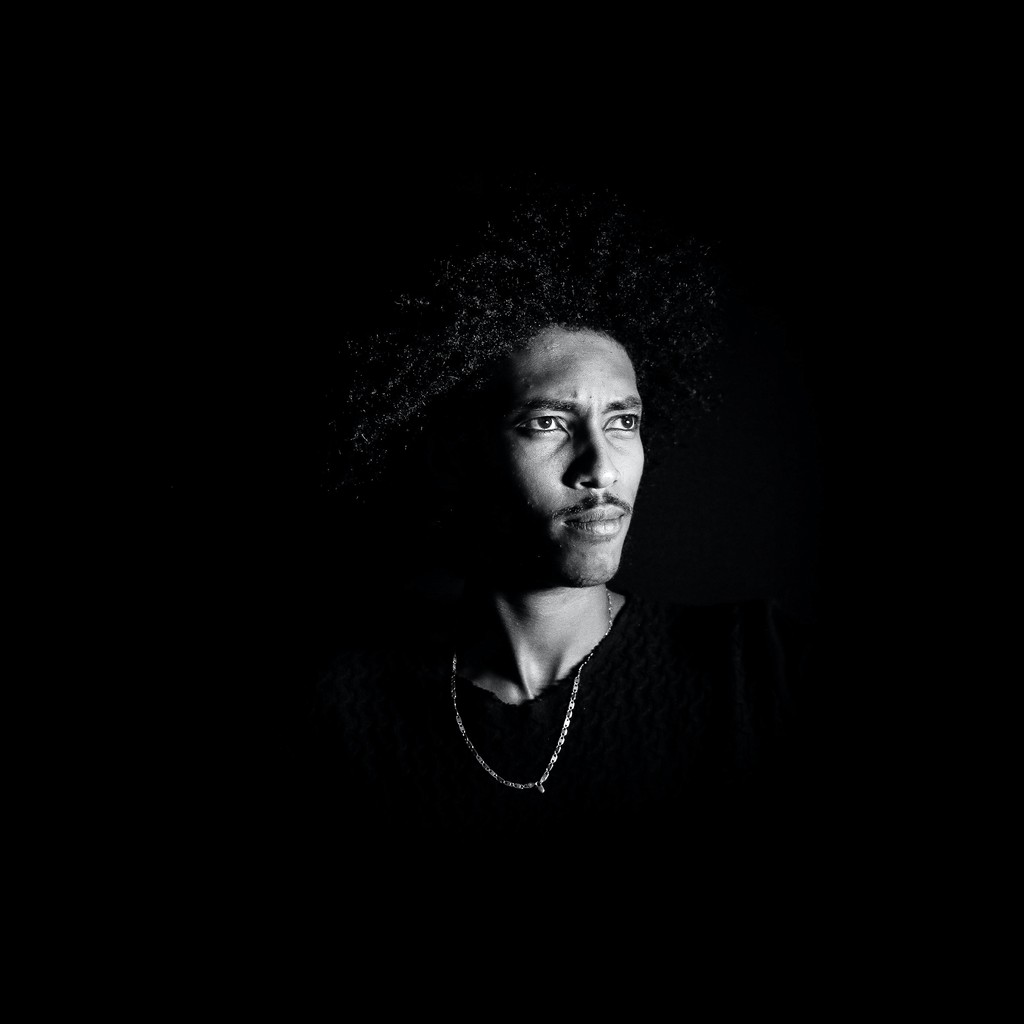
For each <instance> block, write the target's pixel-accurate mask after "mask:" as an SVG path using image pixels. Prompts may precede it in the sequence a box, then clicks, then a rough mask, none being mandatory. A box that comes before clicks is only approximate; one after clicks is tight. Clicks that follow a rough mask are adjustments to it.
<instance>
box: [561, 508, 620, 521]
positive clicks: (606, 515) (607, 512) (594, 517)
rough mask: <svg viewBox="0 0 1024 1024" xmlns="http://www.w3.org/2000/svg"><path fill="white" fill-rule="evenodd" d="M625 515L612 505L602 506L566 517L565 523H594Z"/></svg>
mask: <svg viewBox="0 0 1024 1024" xmlns="http://www.w3.org/2000/svg"><path fill="white" fill-rule="evenodd" d="M625 514H626V513H625V512H624V511H623V510H622V509H621V508H616V507H615V506H614V505H603V506H602V507H601V508H591V509H587V511H586V512H580V513H578V514H577V515H574V516H566V517H565V521H566V522H567V523H594V522H598V521H599V520H604V519H621V518H622V517H623V516H624V515H625Z"/></svg>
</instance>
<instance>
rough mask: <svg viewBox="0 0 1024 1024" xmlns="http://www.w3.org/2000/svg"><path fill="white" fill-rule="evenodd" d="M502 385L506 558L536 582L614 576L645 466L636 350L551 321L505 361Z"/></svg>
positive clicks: (501, 502)
mask: <svg viewBox="0 0 1024 1024" xmlns="http://www.w3.org/2000/svg"><path fill="white" fill-rule="evenodd" d="M495 384H496V388H497V394H498V395H500V402H501V405H500V408H501V410H502V413H503V414H502V416H501V420H500V423H499V432H498V435H497V438H496V442H497V443H496V445H495V446H494V447H493V448H492V456H493V468H494V469H495V471H496V477H495V480H494V482H495V483H496V485H497V488H498V494H497V497H498V500H497V501H496V502H494V507H495V508H496V511H497V512H498V518H497V521H494V520H491V523H492V525H493V526H494V527H495V532H494V533H493V534H491V537H490V542H491V544H498V545H500V546H501V556H503V557H500V558H499V560H500V561H502V562H503V563H504V566H505V568H506V569H512V570H513V571H514V572H515V573H516V574H517V575H519V576H521V577H525V579H526V580H528V581H529V582H531V583H534V584H537V585H542V586H545V585H546V586H573V587H589V586H596V585H597V584H600V583H605V582H607V581H608V580H610V579H611V578H612V577H613V576H614V575H615V573H616V571H617V570H618V567H619V559H620V557H621V555H622V545H623V542H624V541H625V538H626V532H627V531H628V529H629V523H630V517H631V514H632V509H633V503H634V501H635V499H636V492H637V489H638V488H639V486H640V477H641V475H642V473H643V468H644V449H643V443H642V442H641V440H640V413H641V404H640V397H639V394H638V391H637V385H636V374H635V373H634V371H633V365H632V363H631V362H630V359H629V356H628V355H627V354H626V351H625V349H624V348H623V347H622V346H621V345H619V344H618V342H616V341H613V340H612V339H611V338H608V337H606V336H605V335H601V334H597V333H595V332H592V331H577V332H570V331H565V330H562V329H561V328H555V327H551V328H548V329H546V330H544V331H542V332H541V333H540V334H538V335H537V336H536V337H535V338H533V340H532V341H531V342H530V343H529V345H528V346H527V347H526V348H524V349H522V350H521V351H519V352H516V353H515V354H513V355H512V356H510V357H508V359H506V361H505V363H504V364H503V366H502V368H501V370H500V372H499V375H498V377H497V379H496V381H495ZM485 536H486V534H485Z"/></svg>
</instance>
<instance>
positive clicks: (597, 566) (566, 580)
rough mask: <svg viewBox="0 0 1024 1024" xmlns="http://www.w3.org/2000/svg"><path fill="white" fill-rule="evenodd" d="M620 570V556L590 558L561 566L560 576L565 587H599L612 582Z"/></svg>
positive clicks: (559, 568)
mask: <svg viewBox="0 0 1024 1024" xmlns="http://www.w3.org/2000/svg"><path fill="white" fill-rule="evenodd" d="M618 571H619V560H618V558H613V559H600V560H594V559H588V560H586V561H583V562H576V563H569V564H567V565H561V566H559V567H558V576H559V578H560V580H561V585H562V586H563V587H598V586H600V585H601V584H602V583H608V582H610V581H611V580H612V579H613V578H614V576H615V574H616V573H617V572H618Z"/></svg>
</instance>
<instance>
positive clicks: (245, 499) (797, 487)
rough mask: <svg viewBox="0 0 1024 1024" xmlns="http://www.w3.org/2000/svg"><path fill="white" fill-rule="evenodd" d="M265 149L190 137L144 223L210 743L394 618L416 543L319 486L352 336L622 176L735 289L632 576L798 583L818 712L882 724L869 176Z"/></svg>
mask: <svg viewBox="0 0 1024 1024" xmlns="http://www.w3.org/2000/svg"><path fill="white" fill-rule="evenodd" d="M256 150H257V151H256V152H252V151H249V150H246V151H245V152H246V156H245V159H238V158H237V153H235V151H232V155H231V157H230V158H228V159H215V160H208V161H206V162H205V163H204V162H203V161H202V160H200V159H199V158H198V156H197V152H196V151H195V150H192V151H190V152H189V156H188V159H187V160H185V161H184V163H183V164H182V166H181V167H179V168H177V169H175V167H174V166H173V165H172V166H171V168H170V173H169V175H168V176H167V177H166V178H164V179H163V180H165V181H167V182H170V183H171V184H172V186H173V187H170V188H168V189H167V190H166V192H165V194H164V196H163V197H162V204H161V206H160V207H159V212H158V213H157V214H155V215H154V216H153V218H152V220H151V222H150V224H149V225H148V227H149V228H150V230H152V231H155V233H156V237H157V240H158V242H163V243H165V244H164V247H163V257H162V258H161V260H160V261H159V272H158V273H157V274H154V275H151V276H150V278H149V283H148V285H147V287H146V289H145V290H146V291H148V292H150V293H151V294H149V295H148V296H147V297H148V298H150V299H151V300H152V302H151V308H153V309H155V310H156V311H157V321H158V322H157V325H156V331H155V334H156V338H157V344H156V351H155V353H154V355H155V358H154V359H152V361H151V366H152V369H151V374H150V377H149V382H148V383H149V388H148V389H147V390H145V391H143V392H142V395H143V405H144V409H143V410H142V411H143V422H144V423H146V424H148V425H150V427H151V430H150V432H149V433H148V434H147V439H146V440H147V447H148V452H149V456H148V457H147V458H146V460H145V464H144V465H145V469H146V477H147V481H146V482H147V484H148V489H147V495H148V498H147V500H148V507H147V510H146V511H147V513H148V515H147V517H146V527H147V531H148V533H149V537H148V541H149V543H148V544H147V547H146V555H145V561H146V564H145V566H144V567H143V568H144V571H145V573H146V574H147V576H148V577H149V580H150V582H154V581H155V588H154V590H155V593H156V621H157V622H158V623H159V630H160V644H161V649H162V650H163V651H164V662H165V667H166V669H167V671H168V675H169V683H170V687H171V688H170V691H169V692H171V693H172V695H173V696H172V701H173V705H174V707H175V708H176V709H177V710H178V711H179V712H180V717H181V720H183V721H184V722H185V723H187V726H186V727H187V729H188V730H189V731H190V732H191V733H195V732H196V729H197V727H198V732H199V734H200V736H204V737H205V739H207V740H209V746H210V747H211V748H212V749H213V750H214V751H216V753H215V755H214V756H217V757H221V756H223V757H224V758H227V759H228V760H236V759H237V760H240V761H241V762H242V763H244V762H245V760H246V759H247V758H251V757H257V758H258V757H259V756H260V754H259V751H260V750H261V749H266V748H268V747H272V746H273V745H274V744H275V743H276V742H277V740H278V739H279V736H280V731H281V730H282V729H283V728H284V725H283V723H286V722H287V721H288V720H289V716H290V715H292V713H293V712H294V711H295V709H296V707H297V706H298V705H299V704H300V703H301V700H302V697H303V695H304V694H305V693H306V691H307V689H308V687H309V685H310V683H311V681H312V679H314V678H315V676H316V673H317V672H318V671H319V670H320V669H321V668H322V667H323V666H324V664H325V662H326V661H327V659H328V658H329V657H330V654H331V652H332V650H333V649H334V648H335V646H336V645H337V644H338V643H340V642H343V640H344V638H345V635H346V633H345V630H346V623H347V618H348V613H349V612H350V611H351V610H353V609H356V610H358V611H359V612H360V613H361V614H365V613H367V611H368V610H369V612H370V614H378V613H379V615H381V616H385V617H387V616H390V615H393V614H395V610H394V609H393V608H390V607H389V606H388V603H387V601H386V599H385V597H384V595H383V594H382V592H381V584H382V580H383V581H384V582H385V583H387V582H389V581H390V580H391V579H393V578H395V576H397V577H398V578H401V575H402V567H403V565H404V564H405V563H404V560H403V559H404V555H403V545H408V544H409V543H412V544H413V546H414V547H415V537H413V539H412V540H411V541H410V540H409V539H408V538H402V539H401V540H400V541H399V542H397V543H395V542H394V539H393V538H391V537H388V536H381V534H380V532H379V531H378V530H377V528H376V526H377V524H376V523H375V521H374V519H373V517H372V514H371V515H369V516H368V515H367V514H366V513H365V512H361V511H359V510H357V509H355V508H352V507H346V506H344V505H343V504H339V503H338V502H336V501H334V500H331V499H329V498H328V496H326V495H325V494H324V493H323V492H322V490H321V488H320V472H321V468H322V449H323V444H324V441H325V438H324V433H323V421H324V419H325V409H324V403H323V398H324V395H325V393H326V391H327V388H328V385H329V383H330V374H331V372H332V371H333V369H334V364H333V359H334V354H335V352H336V351H337V349H338V347H339V345H340V342H341V338H342V337H343V335H345V334H346V333H349V332H358V331H360V330H363V329H372V328H373V326H374V325H375V315H376V311H378V310H379V309H380V308H381V305H382V304H386V303H388V302H389V301H391V299H392V298H393V296H394V294H395V293H396V292H398V291H401V290H403V289H404V288H411V289H413V290H415V288H416V286H417V283H418V282H419V281H420V280H421V279H422V278H421V276H420V275H422V274H423V273H424V272H425V270H426V269H427V268H428V265H429V261H430V260H431V259H432V258H435V257H436V256H437V255H439V254H441V255H443V253H444V252H445V251H446V249H447V247H449V246H450V245H451V244H452V243H453V242H454V241H455V240H457V239H458V237H459V234H460V231H461V230H462V229H463V228H464V226H465V224H466V223H467V222H473V221H474V219H475V218H477V217H478V216H479V215H480V213H481V211H482V210H484V209H486V207H487V202H488V199H489V197H491V196H493V195H494V194H495V193H496V192H500V190H501V189H502V188H503V187H504V185H506V184H507V183H509V182H515V181H517V180H523V179H524V178H525V179H526V180H531V179H533V180H536V179H540V180H544V179H555V180H570V181H575V182H579V183H582V184H586V185H593V186H597V187H604V186H607V187H611V188H613V189H615V190H616V191H618V192H620V193H621V194H624V195H625V196H627V197H628V198H630V199H632V200H634V201H635V202H638V203H639V204H640V205H641V206H644V207H645V208H647V209H649V210H650V211H652V212H654V213H655V214H656V215H657V216H660V217H664V218H665V219H666V220H667V221H669V222H671V223H673V224H674V225H676V226H677V227H678V228H679V229H680V230H682V231H684V232H690V233H692V234H694V235H696V236H697V237H698V238H700V239H701V240H703V241H705V242H707V244H708V245H709V246H710V247H711V251H712V254H713V257H714V259H715V260H716V262H717V263H718V264H719V266H721V267H722V269H723V270H724V272H725V275H726V278H727V282H728V287H727V289H726V293H725V310H726V319H727V340H726V344H725V345H724V346H723V348H722V349H721V351H720V352H719V353H718V355H717V356H716V360H715V364H714V367H713V369H714V373H715V382H716V387H717V390H718V392H719V394H720V400H719V401H718V403H717V405H716V407H715V409H714V410H713V412H712V413H711V414H710V416H709V417H708V418H707V419H705V420H704V421H702V422H701V423H700V424H698V427H697V429H696V431H695V433H694V435H693V437H692V438H691V440H690V442H689V443H688V444H686V445H685V446H684V447H682V448H680V449H679V450H678V451H677V452H676V453H675V454H674V455H673V457H672V458H671V460H670V461H669V462H668V463H667V464H666V465H665V466H663V467H662V468H661V469H660V470H659V471H658V472H657V474H652V475H651V476H649V478H648V479H647V480H645V483H644V485H643V487H642V489H641V494H640V499H641V500H640V502H639V503H638V508H637V515H636V517H635V519H634V523H633V526H632V528H631V535H630V543H629V544H628V545H627V554H626V557H625V559H624V562H623V566H622V570H621V573H620V576H619V578H618V582H619V585H620V586H622V587H624V588H628V589H635V590H639V591H643V592H647V593H651V594H652V595H654V596H657V597H663V598H667V599H672V600H680V601H692V602H708V601H728V600H734V599H743V598H748V597H772V598H775V599H777V600H779V601H780V602H781V603H782V604H783V605H784V606H786V607H787V608H789V609H790V610H791V611H792V612H793V613H794V614H796V615H798V616H800V617H801V618H805V619H809V620H811V621H813V622H815V623H817V624H818V626H819V629H820V632H821V636H822V637H823V639H824V648H825V650H826V652H827V654H826V658H827V659H832V660H833V663H834V670H833V671H832V672H831V673H830V675H829V680H828V683H827V686H828V687H829V692H827V693H823V694H822V695H821V697H822V710H821V714H822V718H823V722H822V727H823V728H826V727H828V728H836V729H837V730H838V729H840V728H841V729H842V730H843V732H844V733H845V732H848V731H849V728H851V727H852V726H849V725H848V724H843V725H842V726H840V724H839V723H840V719H842V720H843V722H844V723H853V722H858V723H861V722H862V721H863V714H864V712H863V711H862V710H860V709H863V708H869V707H871V704H872V701H873V700H875V699H876V698H877V697H878V696H880V695H884V694H885V691H886V687H887V685H888V680H887V677H886V674H885V673H878V672H875V673H874V674H873V676H872V677H871V678H870V679H869V680H865V678H864V677H863V676H862V675H861V674H860V667H861V666H862V665H863V663H864V661H865V659H866V658H867V656H868V655H867V652H868V651H870V650H873V648H874V646H875V645H876V644H877V642H878V636H879V634H880V632H881V629H882V624H883V623H884V621H885V618H886V615H887V613H888V611H889V607H888V604H887V602H889V601H890V600H891V595H888V594H887V593H886V590H885V586H884V585H883V584H880V582H879V581H878V580H877V579H874V578H872V577H871V574H870V573H869V572H866V567H867V565H868V564H875V561H876V560H877V558H878V555H879V551H878V549H877V545H876V543H875V541H876V534H875V531H874V527H873V526H872V525H871V522H870V517H868V518H866V517H865V510H866V500H867V499H869V503H870V501H873V500H874V495H875V494H876V493H877V490H876V489H877V488H879V487H881V486H882V484H883V481H882V480H881V479H880V477H879V474H880V473H882V472H884V468H885V467H884V464H883V463H882V462H880V461H876V462H875V463H874V465H873V466H872V459H873V457H874V455H875V453H876V452H877V441H878V438H879V437H880V436H882V435H883V434H885V433H886V432H887V431H888V425H886V426H885V428H884V429H882V428H881V427H880V425H879V424H878V422H877V416H878V414H879V412H881V411H883V410H885V409H887V408H888V407H887V405H886V403H885V400H884V377H881V376H879V375H878V373H877V363H875V364H872V362H871V359H872V358H873V359H876V360H877V340H878V339H877V338H875V339H872V340H866V336H865V334H864V331H865V323H866V321H870V320H871V319H872V318H873V317H874V315H875V313H876V311H877V310H878V308H879V305H878V301H877V300H878V295H877V287H878V284H877V282H878V263H877V262H874V263H873V262H872V259H871V251H872V248H873V245H874V237H875V230H876V227H877V221H876V219H875V217H874V216H872V215H871V209H870V203H871V197H870V195H869V194H867V193H862V194H860V195H859V196H858V195H854V194H852V193H851V192H850V191H849V189H847V188H846V187H845V180H846V179H845V177H836V176H833V175H831V174H830V173H829V172H828V168H827V167H825V166H823V165H822V161H821V160H820V159H819V161H818V163H814V162H808V161H806V160H795V159H789V160H784V161H782V160H780V161H777V162H776V161H773V160H771V159H769V158H768V157H767V154H766V153H765V152H764V151H761V152H758V151H757V150H756V148H755V149H753V150H751V151H750V152H746V151H745V150H744V147H743V146H740V147H739V148H738V149H737V148H736V147H733V148H731V149H729V150H728V151H723V152H721V153H719V155H718V157H717V158H712V159H710V160H709V159H704V160H703V161H702V162H700V163H699V164H695V163H694V162H693V161H686V160H679V159H677V158H675V157H674V156H673V155H665V154H663V155H661V156H660V157H659V159H657V160H654V161H652V160H650V159H648V158H645V157H642V156H637V157H635V158H632V157H630V158H623V157H619V158H617V159H615V158H611V157H608V156H607V155H604V156H602V155H601V154H599V153H589V154H575V155H567V154H561V155H558V156H547V157H544V158H541V157H536V158H533V159H525V160H520V161H519V162H518V163H516V164H515V165H514V166H512V165H510V164H509V162H508V161H507V160H504V161H497V162H496V161H494V160H493V158H492V157H490V156H489V155H488V158H487V159H485V158H484V157H483V156H482V155H480V154H476V155H477V156H479V159H475V160H474V159H472V156H473V155H472V154H470V155H469V156H467V154H466V153H465V152H459V153H457V154H454V155H453V153H452V152H451V151H446V152H445V154H444V156H443V157H441V156H438V155H436V154H434V155H431V156H430V158H427V155H426V154H424V153H422V152H421V153H419V155H418V159H410V154H409V153H404V156H403V157H402V158H396V157H395V156H393V155H391V154H390V153H388V155H386V156H385V155H384V154H385V153H386V152H387V151H383V150H382V151H379V152H377V159H374V158H373V156H374V153H373V151H369V152H368V151H367V150H365V148H364V149H360V150H359V152H358V156H359V159H356V156H357V154H356V152H355V151H353V152H352V153H348V152H347V151H346V150H345V149H344V147H342V148H341V149H340V150H338V149H334V148H332V149H330V150H329V151H328V153H329V156H325V153H324V152H323V151H321V150H320V149H318V148H315V147H314V148H302V147H299V148H298V149H292V150H289V151H288V155H287V158H286V159H285V158H282V157H281V156H280V155H278V156H271V155H270V151H269V150H268V151H267V152H266V154H262V152H261V151H260V149H259V147H258V146H257V147H256ZM199 155H201V151H200V153H199ZM261 155H267V159H266V161H262V162H261V159H260V157H261ZM790 156H791V157H792V156H795V154H790ZM695 168H696V169H695ZM876 327H877V323H876ZM872 345H875V346H876V349H875V350H872V348H871V346H872ZM868 351H875V352H876V354H875V355H874V356H871V357H866V352H868ZM879 382H882V387H881V388H879V387H878V386H877V385H878V384H879ZM869 473H870V475H871V480H870V485H869V486H868V485H866V484H867V480H866V477H867V475H868V474H869ZM876 511H877V510H876ZM875 522H877V518H876V519H875ZM394 568H397V572H396V573H395V574H394V576H392V575H388V574H390V572H391V570H392V569H394ZM397 628H400V623H396V629H397ZM854 694H855V696H853V695H854ZM225 714H226V716H227V721H228V723H229V724H228V725H227V726H225ZM826 718H828V720H829V724H828V725H827V726H826V723H825V719H826ZM225 730H226V731H225ZM837 737H838V732H837ZM240 770H243V771H244V769H240Z"/></svg>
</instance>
